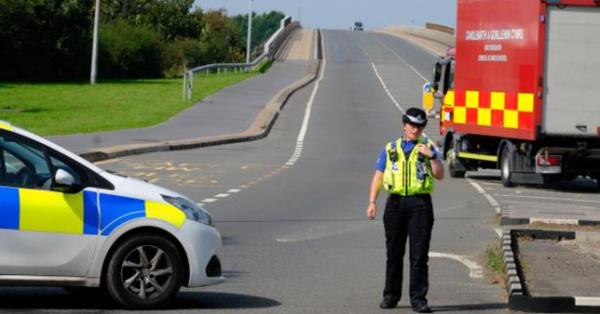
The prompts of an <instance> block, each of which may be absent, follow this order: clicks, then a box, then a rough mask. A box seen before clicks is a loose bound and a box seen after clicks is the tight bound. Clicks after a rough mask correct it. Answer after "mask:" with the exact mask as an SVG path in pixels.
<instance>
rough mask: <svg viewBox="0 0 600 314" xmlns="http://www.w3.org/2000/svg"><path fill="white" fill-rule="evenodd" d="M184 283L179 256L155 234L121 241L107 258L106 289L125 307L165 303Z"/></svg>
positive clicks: (175, 250)
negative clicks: (108, 260)
mask: <svg viewBox="0 0 600 314" xmlns="http://www.w3.org/2000/svg"><path fill="white" fill-rule="evenodd" d="M182 282H183V266H182V258H181V254H180V253H179V251H178V250H177V248H176V247H175V245H174V244H173V243H172V242H171V241H169V240H167V239H165V238H163V237H160V236H157V235H140V236H136V237H133V238H130V239H127V240H126V241H125V242H123V243H122V244H121V245H120V246H119V247H118V248H117V249H116V250H115V252H114V254H113V255H112V256H111V258H110V262H109V264H108V269H107V273H106V286H107V290H108V293H109V294H110V296H111V297H112V298H113V299H114V300H115V301H117V302H118V303H119V304H121V305H123V306H124V307H127V308H151V307H157V306H162V305H165V304H167V303H168V302H169V301H170V300H171V299H172V298H173V296H174V295H175V294H176V293H177V292H178V291H179V288H180V287H181V284H182Z"/></svg>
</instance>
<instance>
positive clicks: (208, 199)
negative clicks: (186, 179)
mask: <svg viewBox="0 0 600 314" xmlns="http://www.w3.org/2000/svg"><path fill="white" fill-rule="evenodd" d="M216 201H217V200H216V199H214V198H205V199H203V200H202V202H204V203H214V202H216Z"/></svg>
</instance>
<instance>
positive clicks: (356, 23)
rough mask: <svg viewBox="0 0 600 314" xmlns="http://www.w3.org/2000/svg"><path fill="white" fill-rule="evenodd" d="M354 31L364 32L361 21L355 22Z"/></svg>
mask: <svg viewBox="0 0 600 314" xmlns="http://www.w3.org/2000/svg"><path fill="white" fill-rule="evenodd" d="M352 30H353V31H362V30H363V23H362V22H360V21H356V22H354V26H352Z"/></svg>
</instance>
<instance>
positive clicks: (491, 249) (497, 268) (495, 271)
mask: <svg viewBox="0 0 600 314" xmlns="http://www.w3.org/2000/svg"><path fill="white" fill-rule="evenodd" d="M483 259H484V264H485V266H486V267H485V268H486V271H485V274H486V276H485V277H486V278H487V280H488V281H489V282H490V283H492V284H499V285H500V286H502V287H504V285H505V282H504V259H503V258H502V248H501V245H500V243H492V244H489V245H488V246H487V248H486V249H485V253H484V256H483Z"/></svg>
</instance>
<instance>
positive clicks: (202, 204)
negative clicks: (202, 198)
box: [196, 203, 204, 207]
mask: <svg viewBox="0 0 600 314" xmlns="http://www.w3.org/2000/svg"><path fill="white" fill-rule="evenodd" d="M196 205H198V206H200V207H202V206H204V203H198V204H196Z"/></svg>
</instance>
